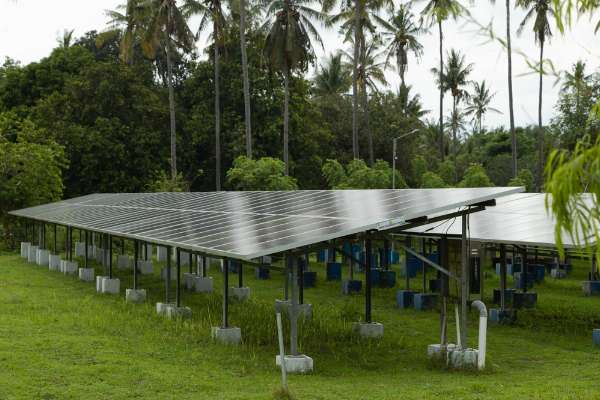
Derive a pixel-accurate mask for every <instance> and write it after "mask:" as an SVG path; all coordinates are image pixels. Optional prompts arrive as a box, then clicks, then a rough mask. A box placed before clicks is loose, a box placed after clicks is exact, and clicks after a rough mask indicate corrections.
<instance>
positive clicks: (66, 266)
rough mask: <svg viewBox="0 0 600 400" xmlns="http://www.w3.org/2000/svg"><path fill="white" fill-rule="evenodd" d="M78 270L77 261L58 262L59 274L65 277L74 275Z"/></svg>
mask: <svg viewBox="0 0 600 400" xmlns="http://www.w3.org/2000/svg"><path fill="white" fill-rule="evenodd" d="M78 270H79V266H78V265H77V261H67V260H61V261H60V272H62V273H63V274H65V275H69V274H76V273H77V271H78Z"/></svg>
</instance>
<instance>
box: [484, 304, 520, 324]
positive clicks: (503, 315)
mask: <svg viewBox="0 0 600 400" xmlns="http://www.w3.org/2000/svg"><path fill="white" fill-rule="evenodd" d="M488 315H489V316H488V321H489V322H490V324H512V323H513V322H515V320H516V319H517V312H516V310H513V309H505V310H500V309H499V308H490V310H489V314H488Z"/></svg>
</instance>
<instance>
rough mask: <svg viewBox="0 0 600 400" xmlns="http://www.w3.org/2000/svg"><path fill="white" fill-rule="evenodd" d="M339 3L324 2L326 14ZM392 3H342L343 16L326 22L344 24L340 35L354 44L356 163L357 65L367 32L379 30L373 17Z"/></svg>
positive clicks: (385, 0)
mask: <svg viewBox="0 0 600 400" xmlns="http://www.w3.org/2000/svg"><path fill="white" fill-rule="evenodd" d="M337 3H338V0H324V1H323V6H322V7H323V8H322V10H323V12H325V13H327V12H330V11H331V10H332V9H333V8H334V6H335V5H336V4H337ZM391 4H392V3H391V0H339V5H340V12H339V13H337V14H335V15H333V16H331V17H330V18H329V19H328V20H327V24H328V25H335V24H337V23H339V22H341V23H342V25H341V27H340V31H341V33H342V34H343V35H344V38H345V41H346V42H352V43H353V55H352V60H354V61H355V62H354V64H353V65H352V155H353V157H354V158H355V159H358V158H359V157H360V150H359V146H358V136H359V129H358V125H359V124H358V107H359V101H360V99H359V84H358V79H359V70H358V68H359V67H358V62H359V60H360V57H361V54H362V53H363V52H364V49H365V47H366V45H365V30H366V31H368V32H370V33H374V32H375V30H376V27H375V25H374V23H373V21H372V16H373V15H374V14H375V13H377V12H378V11H379V10H380V9H381V8H382V7H383V6H384V5H391Z"/></svg>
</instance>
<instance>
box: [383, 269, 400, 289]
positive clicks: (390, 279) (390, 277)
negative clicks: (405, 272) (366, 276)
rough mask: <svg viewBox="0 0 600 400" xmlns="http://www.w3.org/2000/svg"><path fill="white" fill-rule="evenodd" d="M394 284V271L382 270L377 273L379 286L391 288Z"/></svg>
mask: <svg viewBox="0 0 600 400" xmlns="http://www.w3.org/2000/svg"><path fill="white" fill-rule="evenodd" d="M394 286H396V271H391V270H387V271H386V270H382V271H381V272H380V273H379V287H382V288H393V287H394Z"/></svg>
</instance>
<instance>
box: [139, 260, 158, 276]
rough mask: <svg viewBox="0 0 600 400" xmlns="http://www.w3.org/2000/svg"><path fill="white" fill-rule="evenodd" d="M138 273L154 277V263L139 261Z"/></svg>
mask: <svg viewBox="0 0 600 400" xmlns="http://www.w3.org/2000/svg"><path fill="white" fill-rule="evenodd" d="M138 271H139V272H140V274H142V275H152V274H153V273H154V267H153V266H152V261H144V260H139V261H138Z"/></svg>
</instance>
